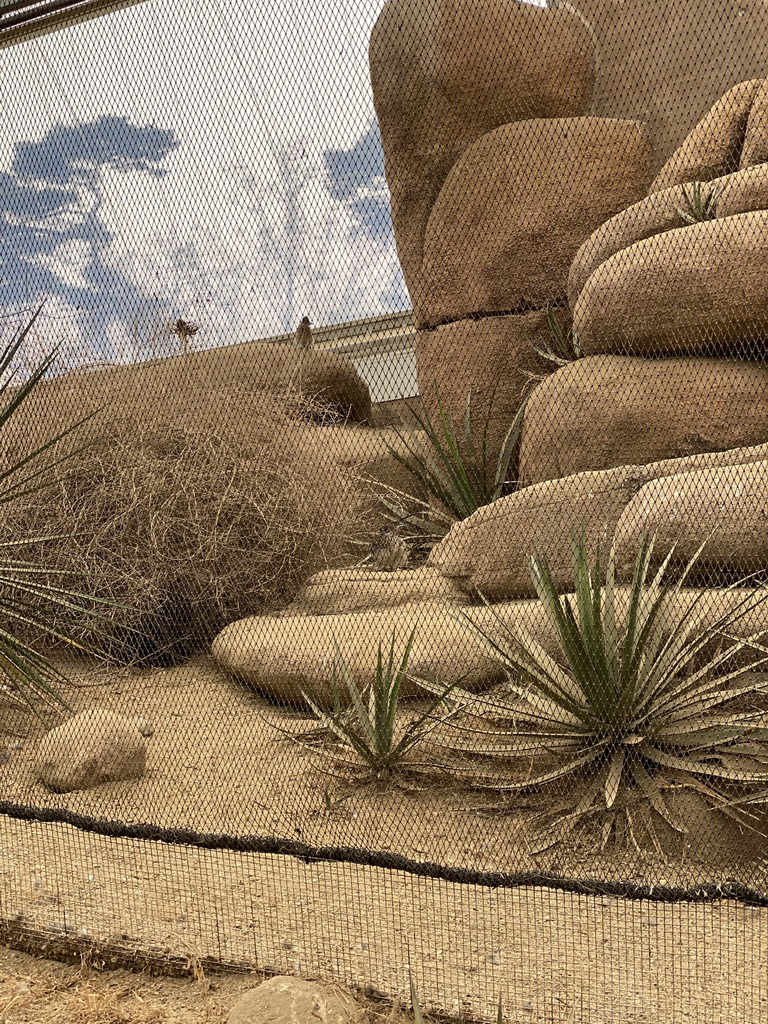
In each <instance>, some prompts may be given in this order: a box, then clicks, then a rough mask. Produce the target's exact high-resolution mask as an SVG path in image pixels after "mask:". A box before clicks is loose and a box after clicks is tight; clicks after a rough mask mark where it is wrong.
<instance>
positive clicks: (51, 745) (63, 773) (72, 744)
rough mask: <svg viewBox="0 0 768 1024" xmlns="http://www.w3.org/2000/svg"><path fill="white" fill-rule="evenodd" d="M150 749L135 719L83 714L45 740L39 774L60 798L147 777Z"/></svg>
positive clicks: (107, 713) (103, 713)
mask: <svg viewBox="0 0 768 1024" xmlns="http://www.w3.org/2000/svg"><path fill="white" fill-rule="evenodd" d="M145 765H146V743H145V741H144V738H143V736H142V735H141V733H140V732H139V730H138V728H137V727H136V725H135V724H134V722H133V721H132V720H131V719H128V718H125V717H124V716H123V715H117V714H114V713H113V712H112V711H83V712H81V713H80V714H78V715H74V716H73V717H72V718H70V719H69V721H67V722H64V724H63V725H60V726H58V727H57V728H56V729H52V730H51V731H50V732H49V733H47V734H46V735H45V736H44V737H43V738H42V740H41V741H40V745H39V747H38V750H37V756H36V759H35V774H36V776H37V778H38V779H39V780H40V782H42V783H43V784H44V785H46V786H48V788H49V789H52V790H53V791H54V792H56V793H67V792H70V791H71V790H75V789H90V788H91V787H93V786H99V785H101V784H102V783H105V782H117V781H119V780H122V779H135V778H139V777H140V776H141V775H143V774H144V768H145Z"/></svg>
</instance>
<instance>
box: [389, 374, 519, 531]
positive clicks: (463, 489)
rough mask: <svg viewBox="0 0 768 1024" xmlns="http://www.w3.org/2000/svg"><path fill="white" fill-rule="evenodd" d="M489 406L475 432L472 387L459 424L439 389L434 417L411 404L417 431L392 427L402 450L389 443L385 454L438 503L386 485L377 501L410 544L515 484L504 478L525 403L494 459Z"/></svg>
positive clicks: (468, 513)
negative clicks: (490, 448)
mask: <svg viewBox="0 0 768 1024" xmlns="http://www.w3.org/2000/svg"><path fill="white" fill-rule="evenodd" d="M492 409H493V402H491V404H490V406H489V409H488V412H487V414H486V416H485V418H484V422H483V424H482V429H481V431H480V434H479V436H478V433H477V431H476V430H475V428H474V427H473V426H472V393H471V392H470V393H469V394H468V395H467V400H466V403H465V406H464V417H463V422H462V426H461V428H458V427H457V426H456V424H455V423H454V421H453V419H452V418H451V416H450V415H449V414H448V413H447V412H446V410H445V407H444V406H443V403H442V400H441V398H440V394H439V392H438V393H437V416H436V417H434V418H433V417H432V416H430V415H429V414H428V413H426V412H425V413H424V414H423V415H421V414H420V413H418V412H417V411H416V410H415V409H414V408H413V407H410V413H411V416H412V417H413V419H414V420H415V421H416V423H417V424H418V426H419V428H420V431H421V436H418V437H417V436H414V435H410V436H409V435H407V434H405V433H403V432H402V431H401V430H396V433H397V437H398V440H399V441H400V443H401V446H402V450H401V451H398V450H397V449H395V448H392V447H389V449H388V450H389V454H390V455H391V456H392V458H393V459H395V461H396V462H399V463H400V465H401V466H403V467H404V468H405V469H407V470H408V472H409V473H411V475H412V476H413V477H414V479H415V480H416V481H417V482H418V483H419V484H420V486H421V487H422V488H423V490H424V492H425V493H426V494H427V495H429V497H430V498H431V499H434V500H435V501H436V502H437V503H438V505H439V508H435V507H434V505H433V504H432V505H431V504H430V503H428V502H421V501H418V500H416V499H413V498H410V497H409V496H407V495H404V494H403V493H402V492H400V491H398V490H396V489H395V488H393V487H390V488H385V490H384V492H383V494H382V496H381V502H382V505H383V506H384V508H385V510H386V514H387V515H388V517H389V518H390V519H391V520H392V521H395V522H399V523H402V524H404V526H405V528H406V531H408V530H410V535H409V537H408V539H409V540H410V542H411V543H412V544H413V543H416V544H418V543H420V542H423V543H426V546H429V545H430V544H431V543H435V542H436V541H438V540H440V539H441V538H442V537H444V536H445V534H446V533H447V532H448V530H449V529H450V528H451V526H452V525H453V524H454V523H455V522H457V521H459V520H461V519H466V518H467V517H468V516H471V515H472V513H473V512H476V511H477V510H478V509H479V508H481V507H482V506H483V505H488V504H490V503H491V502H493V501H496V500H497V498H500V497H501V496H502V495H503V494H505V493H507V491H508V490H513V489H514V487H515V484H514V482H510V481H509V479H508V477H509V468H510V466H511V464H512V460H513V458H514V456H515V453H516V451H517V447H518V445H519V442H520V433H521V431H522V425H523V414H524V412H525V408H524V406H523V407H521V408H520V410H519V411H518V413H517V415H516V416H515V417H514V419H513V421H512V423H511V424H510V426H509V429H508V430H507V433H506V435H505V437H504V440H503V442H502V445H501V449H500V451H499V453H498V455H497V457H496V459H495V460H492V458H491V456H490V455H489V452H488V433H489V429H490V424H491V413H492Z"/></svg>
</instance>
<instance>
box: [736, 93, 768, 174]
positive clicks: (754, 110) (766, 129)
mask: <svg viewBox="0 0 768 1024" xmlns="http://www.w3.org/2000/svg"><path fill="white" fill-rule="evenodd" d="M766 161H768V81H763V83H762V85H761V86H760V88H759V89H758V90H757V92H756V93H755V95H754V98H753V100H752V106H751V108H750V111H749V118H748V119H747V128H746V131H745V132H744V144H743V145H742V147H741V160H740V165H741V166H742V167H752V166H753V165H755V164H764V163H765V162H766Z"/></svg>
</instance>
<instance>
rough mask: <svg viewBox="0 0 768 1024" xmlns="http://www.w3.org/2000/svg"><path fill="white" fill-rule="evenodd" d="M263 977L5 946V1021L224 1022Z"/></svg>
mask: <svg viewBox="0 0 768 1024" xmlns="http://www.w3.org/2000/svg"><path fill="white" fill-rule="evenodd" d="M259 980H260V979H259V978H252V977H250V976H247V975H242V974H240V975H225V976H217V977H216V979H215V980H213V979H209V978H208V977H207V976H205V975H204V974H199V975H198V976H197V977H195V978H194V979H187V978H164V977H151V976H150V975H147V974H134V973H132V972H129V971H126V970H116V971H101V970H93V969H91V968H90V967H89V966H88V964H87V963H83V965H82V966H81V967H71V966H68V965H65V964H61V963H55V962H53V961H50V960H44V959H42V958H39V957H34V956H30V955H29V954H26V953H19V952H16V951H14V950H10V949H4V948H2V947H0V1024H11V1022H13V1024H223V1022H224V1021H225V1020H226V1017H227V1014H228V1010H229V1008H230V1007H231V1006H232V1005H233V1004H234V1003H235V1002H236V1001H237V999H238V997H239V996H240V995H241V994H242V992H243V991H244V990H245V989H246V988H248V987H251V986H253V985H254V984H257V983H258V981H259Z"/></svg>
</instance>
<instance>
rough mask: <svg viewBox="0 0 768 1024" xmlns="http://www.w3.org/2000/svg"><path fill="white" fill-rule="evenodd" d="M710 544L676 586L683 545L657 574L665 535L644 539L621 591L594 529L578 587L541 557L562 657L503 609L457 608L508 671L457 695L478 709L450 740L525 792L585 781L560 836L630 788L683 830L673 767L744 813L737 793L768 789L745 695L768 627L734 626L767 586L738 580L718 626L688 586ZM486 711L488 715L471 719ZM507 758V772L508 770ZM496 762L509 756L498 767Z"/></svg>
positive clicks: (546, 603) (578, 568)
mask: <svg viewBox="0 0 768 1024" xmlns="http://www.w3.org/2000/svg"><path fill="white" fill-rule="evenodd" d="M701 550H702V549H701V548H700V549H699V551H697V552H696V554H695V555H694V557H693V558H692V559H691V561H690V562H689V563H688V565H687V566H686V567H685V569H684V570H683V571H682V574H681V575H680V577H679V578H678V580H677V582H676V583H675V584H674V585H673V586H669V587H667V586H662V580H663V578H664V576H665V573H667V571H668V570H669V567H670V564H671V560H672V556H673V553H674V552H673V551H671V552H670V553H669V554H668V555H667V557H666V558H665V559H664V560H663V561H662V563H661V566H660V568H659V569H658V571H657V572H656V574H655V575H654V576H653V577H652V578H651V576H650V565H651V560H652V555H653V542H652V541H648V540H647V539H644V540H643V542H642V544H641V546H640V549H639V551H638V553H637V558H636V561H635V565H634V574H633V578H632V582H631V585H629V587H628V588H627V589H626V591H624V592H621V593H620V592H619V591H618V588H617V586H616V582H615V553H614V550H613V548H612V549H611V552H610V556H609V558H608V562H607V566H606V567H605V575H604V578H605V582H604V583H601V579H602V578H603V567H602V566H601V564H600V552H599V549H598V551H597V554H596V557H595V560H594V563H593V564H591V563H590V558H589V556H588V551H587V546H586V542H585V540H584V538H583V537H582V538H581V539H579V540H574V542H573V571H574V584H575V586H574V591H575V592H574V594H573V595H572V596H561V595H560V594H558V591H557V589H556V585H555V582H554V580H553V578H552V574H551V572H550V569H549V566H548V564H547V560H546V558H544V557H543V556H540V555H534V556H533V557H532V558H531V562H530V571H531V578H532V580H533V583H534V585H535V588H536V592H537V594H538V596H539V599H540V600H541V603H542V606H543V608H544V612H545V614H546V618H547V620H548V624H549V626H550V627H551V630H552V633H553V634H554V636H555V637H556V638H557V642H558V646H559V648H560V653H559V655H558V657H557V659H555V658H554V657H552V656H551V655H550V654H549V653H547V651H545V650H544V648H543V647H542V645H541V644H539V643H538V642H537V641H536V640H535V639H534V638H533V637H532V636H530V634H528V633H527V632H525V631H524V630H523V629H521V628H519V627H518V626H516V625H514V624H513V623H511V622H509V621H507V620H506V619H505V618H504V617H503V616H502V615H501V614H497V615H495V616H494V618H495V624H494V628H493V630H492V631H489V630H488V629H487V628H485V627H483V626H480V625H479V624H478V623H477V622H476V621H475V619H474V618H473V617H472V613H471V612H469V611H468V612H460V613H459V614H458V615H457V620H458V621H459V622H460V623H461V624H462V625H463V626H464V628H465V629H466V631H467V632H468V633H469V634H470V635H471V636H472V637H473V638H474V639H475V640H476V641H479V643H480V644H481V646H483V647H484V648H485V649H486V651H487V652H488V653H489V655H490V656H491V657H493V658H494V659H495V660H496V661H497V662H498V663H499V664H500V665H501V666H503V667H504V668H505V669H506V670H507V672H508V683H507V686H506V689H505V690H504V691H503V692H502V694H501V695H500V696H492V695H487V696H483V695H473V694H469V693H464V692H461V693H458V694H457V695H456V696H457V697H458V698H460V699H461V701H462V703H463V709H464V710H465V711H467V712H469V718H467V719H464V718H463V719H462V721H461V722H460V723H459V722H454V723H452V728H451V732H452V733H453V732H454V730H461V731H462V732H463V733H464V738H462V737H461V736H456V737H455V739H454V737H453V736H452V737H451V743H450V749H451V750H454V751H455V750H458V751H460V752H462V753H463V754H465V755H467V756H471V757H472V758H473V767H472V772H473V778H474V779H475V780H476V781H477V783H478V785H489V786H491V787H492V788H495V789H499V790H516V791H522V790H527V791H546V790H547V789H548V788H549V787H552V786H557V785H558V784H560V785H565V784H567V785H568V787H569V790H570V791H571V792H573V791H574V787H576V788H577V789H578V793H579V795H578V797H576V798H575V799H574V803H575V806H573V805H572V804H570V803H569V805H568V807H567V809H566V813H565V814H564V815H562V816H560V817H559V818H558V819H557V821H558V825H559V826H560V828H559V829H558V828H556V829H555V830H554V833H553V835H555V836H556V835H558V833H560V834H561V832H560V830H565V831H567V829H569V828H571V827H573V825H574V824H576V823H578V822H579V821H580V820H581V819H583V818H584V817H585V816H586V815H588V814H591V813H593V812H595V811H597V810H600V809H601V808H602V809H610V808H612V807H614V805H616V803H617V799H618V798H619V796H620V795H621V794H626V792H627V791H628V790H633V791H634V793H636V794H639V795H640V796H641V797H642V798H643V799H644V801H645V802H646V806H648V805H650V807H652V808H653V810H654V811H656V812H657V813H658V814H659V815H660V816H661V817H662V818H663V819H665V820H666V821H667V822H668V823H669V824H670V825H671V826H672V827H673V828H674V829H677V830H678V831H681V832H684V831H685V825H684V823H683V822H682V821H679V820H678V819H677V817H675V816H674V815H673V814H672V812H671V810H670V808H669V807H668V805H667V802H666V800H665V798H664V790H665V789H666V788H667V784H666V782H665V778H664V773H665V772H669V771H673V772H675V774H676V777H677V778H678V780H679V779H681V778H682V779H683V780H685V781H684V783H683V784H684V785H686V786H688V787H689V788H691V789H695V790H696V791H697V792H699V793H701V794H703V795H704V796H705V797H706V799H707V801H708V802H709V803H710V805H711V806H712V807H716V808H719V809H720V810H723V811H724V812H725V813H727V814H732V815H733V814H736V812H735V811H734V809H733V804H734V801H733V799H732V797H733V795H734V793H735V792H736V791H737V790H740V791H741V793H743V792H744V790H745V789H746V790H748V791H749V790H751V791H753V792H754V791H755V787H756V786H760V785H762V787H763V789H764V788H765V785H766V783H768V715H766V714H765V713H764V712H762V711H756V710H750V711H743V710H741V709H740V702H743V701H744V700H746V699H749V698H753V697H755V696H757V695H760V694H765V693H766V689H767V687H766V684H765V683H764V682H761V681H760V677H759V676H756V675H753V674H747V675H746V676H745V675H744V674H745V673H751V672H752V671H753V670H754V669H756V668H757V667H758V666H760V665H762V664H764V663H765V662H766V661H768V658H766V654H768V648H766V647H763V646H761V645H760V644H759V643H758V640H759V638H760V637H761V636H762V633H759V634H755V635H754V636H748V637H743V638H740V639H739V638H737V637H734V636H733V635H732V634H733V632H734V626H735V625H736V623H737V622H738V621H739V620H741V619H743V618H744V617H745V616H747V615H748V614H750V613H751V612H752V611H753V610H754V609H755V608H756V607H758V606H759V605H760V604H762V602H764V601H765V600H766V599H768V592H766V591H760V592H759V593H758V594H757V595H755V593H754V592H750V591H747V592H744V591H743V590H742V591H739V590H735V589H734V588H736V587H738V584H734V585H733V586H732V587H730V588H727V590H730V591H732V592H733V594H734V595H735V597H736V600H735V601H734V602H733V603H732V604H731V605H730V606H729V610H728V611H726V612H723V613H722V614H720V615H716V616H715V617H714V619H713V618H711V617H710V618H709V619H708V621H707V623H706V624H705V620H704V614H703V613H704V612H705V610H706V609H705V607H704V606H703V604H702V601H703V600H704V597H705V594H706V592H705V591H698V592H697V594H696V595H694V596H691V594H690V592H682V587H683V585H684V583H685V580H686V579H687V577H688V576H689V575H690V572H691V570H692V568H693V566H694V564H695V563H696V561H697V559H698V557H699V555H700V553H701ZM742 582H743V581H742ZM724 592H725V590H724ZM741 594H744V596H743V597H742V596H740V595H741ZM488 607H489V609H490V610H491V611H492V612H493V608H492V606H490V605H489V606H488ZM670 609H672V610H670ZM675 609H677V610H675ZM763 632H764V631H763ZM726 641H727V642H726ZM737 654H738V655H739V659H738V663H736V662H735V661H734V656H735V655H737ZM734 666H735V667H734ZM740 677H744V679H743V682H742V683H741V684H740V682H739V680H740ZM425 685H426V684H425ZM473 719H474V720H475V722H479V725H474V726H473V725H472V724H470V723H471V721H472V720H473ZM489 722H491V723H493V724H492V725H489ZM446 746H447V745H446ZM499 758H500V759H501V760H502V761H503V762H506V765H507V767H506V771H504V770H501V771H499V770H498V764H499V762H498V760H497V759H499ZM511 762H517V764H518V765H521V764H524V765H525V769H524V771H521V772H518V773H517V776H516V777H515V776H514V775H512V774H511V773H510V770H509V766H510V763H511ZM483 764H485V765H486V766H488V765H489V764H494V765H496V766H497V767H496V768H495V769H493V770H487V769H486V768H484V767H483ZM554 841H556V839H553V842H554ZM548 845H551V843H548Z"/></svg>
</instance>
